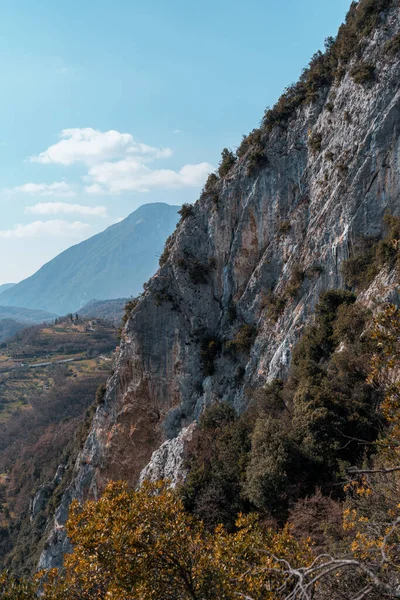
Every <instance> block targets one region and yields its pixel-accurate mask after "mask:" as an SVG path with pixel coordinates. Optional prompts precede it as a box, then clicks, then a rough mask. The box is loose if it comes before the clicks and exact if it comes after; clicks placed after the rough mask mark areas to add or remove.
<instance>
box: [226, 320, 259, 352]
mask: <svg viewBox="0 0 400 600" xmlns="http://www.w3.org/2000/svg"><path fill="white" fill-rule="evenodd" d="M256 335H257V329H256V328H255V327H254V326H253V325H249V324H247V323H246V325H242V326H241V327H240V329H239V331H238V332H237V333H236V335H235V337H234V338H233V339H232V340H230V341H229V342H228V343H227V348H228V350H231V351H233V352H246V353H247V352H250V350H251V347H252V346H253V343H254V340H255V337H256Z"/></svg>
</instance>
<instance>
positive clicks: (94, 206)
mask: <svg viewBox="0 0 400 600" xmlns="http://www.w3.org/2000/svg"><path fill="white" fill-rule="evenodd" d="M349 4H350V1H349V0H335V2H332V0H303V2H298V0H286V1H285V2H282V1H280V2H279V1H276V0H263V1H261V0H247V2H244V1H241V2H238V1H233V2H232V0H229V1H228V0H203V2H187V0H186V1H183V0H170V2H165V0H151V1H148V2H139V1H137V0H113V1H111V0H96V1H95V0H84V1H82V0H80V1H79V2H78V1H77V0H58V1H57V2H54V0H36V1H35V2H32V0H2V2H1V7H0V77H1V81H2V86H1V94H0V125H1V126H0V209H1V223H0V255H1V256H2V258H3V260H2V261H1V264H0V283H5V282H7V281H19V280H20V279H23V278H24V277H26V276H29V275H30V274H32V273H33V272H34V271H35V270H36V269H37V268H39V267H40V266H41V265H42V264H43V263H44V262H47V261H48V260H49V259H51V258H52V257H53V256H55V255H56V254H57V253H59V252H60V251H62V250H64V249H65V248H67V247H68V246H70V245H72V244H74V243H77V242H79V241H81V240H82V239H85V238H87V237H89V236H90V235H93V234H95V233H97V232H98V231H101V230H102V229H104V228H105V227H107V226H108V225H110V224H112V223H114V222H115V221H116V220H118V219H120V218H122V217H125V216H127V215H128V214H129V213H130V212H132V211H133V210H135V208H137V207H138V206H140V205H141V204H144V203H146V202H156V201H163V202H169V203H171V204H181V203H182V202H191V201H194V200H195V199H196V198H197V197H198V195H199V191H200V190H201V187H202V184H203V183H204V180H205V178H206V175H207V172H209V171H210V170H211V169H212V168H213V167H215V166H216V165H217V164H218V161H219V156H220V152H221V150H222V148H223V147H225V146H228V147H232V148H235V147H236V146H237V145H238V143H239V142H240V139H241V137H242V134H244V133H248V132H249V131H250V130H251V129H253V128H254V127H255V126H257V125H258V123H259V121H260V119H261V117H262V114H263V112H264V109H265V107H266V106H268V105H272V104H273V103H274V102H275V100H276V99H277V98H278V96H279V95H280V93H281V92H282V90H283V88H284V87H285V86H286V85H288V84H289V83H292V82H293V81H295V80H296V79H297V78H298V76H299V74H300V72H301V69H302V68H303V67H304V66H305V65H306V64H307V62H308V60H309V58H310V56H311V55H312V54H313V53H314V52H315V51H316V50H317V49H319V48H322V47H323V42H324V39H325V37H327V36H328V35H335V34H336V32H337V29H338V26H339V25H340V23H341V22H342V21H343V19H344V16H345V14H346V11H347V9H348V7H349Z"/></svg>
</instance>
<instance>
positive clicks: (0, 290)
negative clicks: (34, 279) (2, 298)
mask: <svg viewBox="0 0 400 600" xmlns="http://www.w3.org/2000/svg"><path fill="white" fill-rule="evenodd" d="M14 285H17V284H16V283H3V284H2V285H0V294H2V293H3V292H5V291H6V290H9V289H11V288H12V287H14Z"/></svg>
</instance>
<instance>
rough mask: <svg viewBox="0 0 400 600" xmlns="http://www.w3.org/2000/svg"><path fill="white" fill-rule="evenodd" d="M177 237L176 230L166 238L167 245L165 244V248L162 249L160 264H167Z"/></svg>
mask: <svg viewBox="0 0 400 600" xmlns="http://www.w3.org/2000/svg"><path fill="white" fill-rule="evenodd" d="M175 238H176V233H175V231H174V233H171V235H170V236H168V237H167V240H166V242H165V246H164V250H163V251H162V254H161V256H160V258H159V260H158V264H159V265H160V267H162V266H163V265H165V263H166V262H167V260H168V258H169V255H170V253H171V248H172V246H173V244H174V242H175Z"/></svg>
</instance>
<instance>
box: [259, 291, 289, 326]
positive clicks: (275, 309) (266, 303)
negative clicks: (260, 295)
mask: <svg viewBox="0 0 400 600" xmlns="http://www.w3.org/2000/svg"><path fill="white" fill-rule="evenodd" d="M286 303H287V299H286V297H285V296H284V294H275V293H274V292H273V291H272V290H270V291H269V292H268V293H267V294H266V296H265V297H264V299H263V302H262V308H266V309H267V316H268V318H269V319H271V321H273V322H274V323H276V321H277V320H278V319H279V317H280V316H281V314H282V313H283V311H284V310H285V307H286Z"/></svg>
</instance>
